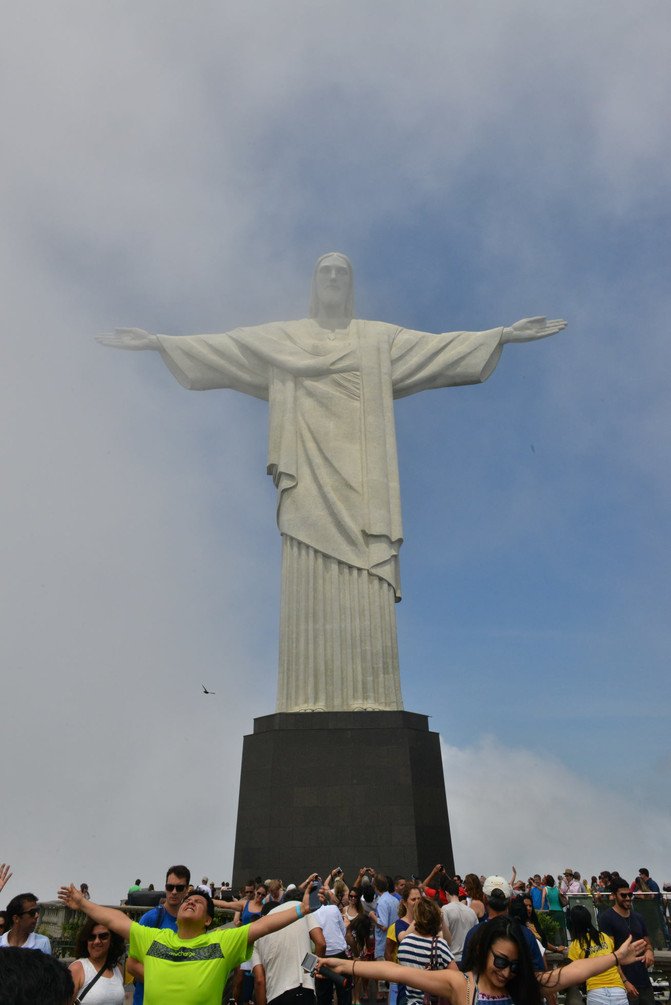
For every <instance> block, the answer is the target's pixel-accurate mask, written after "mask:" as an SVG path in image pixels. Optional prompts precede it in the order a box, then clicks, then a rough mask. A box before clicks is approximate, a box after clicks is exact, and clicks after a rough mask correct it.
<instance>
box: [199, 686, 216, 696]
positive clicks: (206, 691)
mask: <svg viewBox="0 0 671 1005" xmlns="http://www.w3.org/2000/svg"><path fill="white" fill-rule="evenodd" d="M201 687H202V689H203V691H204V692H205V694H216V693H217V692H216V691H208V690H207V688H206V687H205V685H204V684H202V685H201Z"/></svg>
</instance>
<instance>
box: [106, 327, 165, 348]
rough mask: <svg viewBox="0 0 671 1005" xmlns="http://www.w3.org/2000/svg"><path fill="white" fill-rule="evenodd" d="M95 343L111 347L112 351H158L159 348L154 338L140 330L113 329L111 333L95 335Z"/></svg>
mask: <svg viewBox="0 0 671 1005" xmlns="http://www.w3.org/2000/svg"><path fill="white" fill-rule="evenodd" d="M96 342H100V344H101V345H108V346H111V347H112V348H113V349H158V347H159V343H158V339H157V338H156V336H155V335H150V334H149V332H145V331H142V329H141V328H115V329H114V332H113V333H108V334H105V335H96Z"/></svg>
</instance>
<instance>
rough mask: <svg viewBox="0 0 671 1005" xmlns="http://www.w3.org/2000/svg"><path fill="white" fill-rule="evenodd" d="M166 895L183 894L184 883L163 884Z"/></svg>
mask: <svg viewBox="0 0 671 1005" xmlns="http://www.w3.org/2000/svg"><path fill="white" fill-rule="evenodd" d="M165 890H166V893H172V892H173V890H174V891H175V893H184V891H185V890H186V883H166V884H165Z"/></svg>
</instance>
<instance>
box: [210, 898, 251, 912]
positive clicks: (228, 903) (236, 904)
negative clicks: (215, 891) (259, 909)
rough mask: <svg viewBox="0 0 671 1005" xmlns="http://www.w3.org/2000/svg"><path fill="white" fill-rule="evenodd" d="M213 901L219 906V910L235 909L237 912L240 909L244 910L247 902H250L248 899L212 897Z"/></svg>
mask: <svg viewBox="0 0 671 1005" xmlns="http://www.w3.org/2000/svg"><path fill="white" fill-rule="evenodd" d="M212 903H213V904H214V906H215V907H216V908H217V910H218V911H233V913H236V912H238V911H240V912H242V911H244V909H245V904H247V903H248V901H246V900H215V899H214V897H213V898H212Z"/></svg>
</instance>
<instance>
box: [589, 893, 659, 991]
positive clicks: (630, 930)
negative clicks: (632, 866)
mask: <svg viewBox="0 0 671 1005" xmlns="http://www.w3.org/2000/svg"><path fill="white" fill-rule="evenodd" d="M610 889H611V893H612V894H613V896H614V897H615V903H614V904H613V906H612V907H609V908H607V909H606V910H605V911H604V912H603V914H601V915H599V929H600V930H601V931H602V932H605V934H606V935H610V936H611V938H612V939H613V941H614V943H615V948H616V949H619V947H620V946H621V945H622V943H623V942H625V941H626V940H627V939H628V938H629V936H630V935H631V937H632V938H633V939H634V941H636V939H644V940H645V943H646V949H645V956H644V957H643V960H642V961H641V962H640V963H630V964H628V965H627V966H623V967H622V970H623V971H624V976H625V984H624V986H625V988H626V991H627V995H628V996H629V998H635V999H636V1001H637V1005H654V1001H655V995H654V991H653V988H652V984H651V981H650V975H649V974H648V970H647V968H648V967H651V966H652V965H653V963H654V962H655V957H654V955H653V952H652V943H651V942H650V936H649V935H648V929H647V928H646V926H645V922H644V920H643V918H642V917H641V915H640V914H637V912H636V911H632V909H631V897H632V894H631V890H630V889H629V884H628V883H627V881H626V880H624V879H614V880H613V881H612V883H611V886H610Z"/></svg>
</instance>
